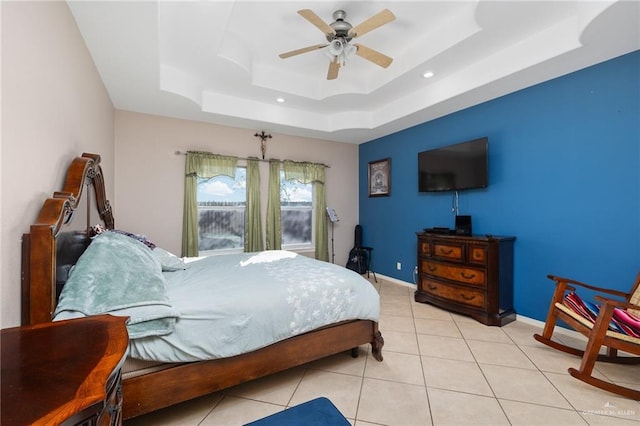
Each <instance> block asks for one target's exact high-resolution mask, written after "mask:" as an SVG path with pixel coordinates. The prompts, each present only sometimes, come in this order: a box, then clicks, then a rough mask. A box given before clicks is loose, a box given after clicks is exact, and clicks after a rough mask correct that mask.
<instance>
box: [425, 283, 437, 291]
mask: <svg viewBox="0 0 640 426" xmlns="http://www.w3.org/2000/svg"><path fill="white" fill-rule="evenodd" d="M427 287H429V290H435V289H437V288H438V287H436V286H435V285H431V284H427Z"/></svg>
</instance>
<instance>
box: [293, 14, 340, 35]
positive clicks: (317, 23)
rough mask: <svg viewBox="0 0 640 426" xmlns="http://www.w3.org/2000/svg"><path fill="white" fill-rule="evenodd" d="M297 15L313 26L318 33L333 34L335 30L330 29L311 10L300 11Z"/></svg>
mask: <svg viewBox="0 0 640 426" xmlns="http://www.w3.org/2000/svg"><path fill="white" fill-rule="evenodd" d="M298 13H299V14H300V16H302V17H303V18H304V19H306V20H307V21H309V22H311V23H312V24H313V25H315V26H316V27H317V28H318V29H319V30H320V31H322V32H323V33H324V34H325V35H326V34H335V33H336V30H334V29H333V28H331V27H330V26H329V24H327V23H326V22H324V21H323V20H322V19H321V18H320V17H319V16H318V15H316V14H315V13H314V12H313V11H312V10H311V9H302V10H299V11H298Z"/></svg>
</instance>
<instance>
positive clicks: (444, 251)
mask: <svg viewBox="0 0 640 426" xmlns="http://www.w3.org/2000/svg"><path fill="white" fill-rule="evenodd" d="M440 253H442V254H451V253H453V249H448V250H445V249H443V248H440Z"/></svg>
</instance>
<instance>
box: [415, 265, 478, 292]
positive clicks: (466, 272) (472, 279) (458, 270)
mask: <svg viewBox="0 0 640 426" xmlns="http://www.w3.org/2000/svg"><path fill="white" fill-rule="evenodd" d="M422 272H424V273H426V274H429V275H433V276H434V277H438V278H445V279H447V280H451V281H458V282H461V283H465V284H471V285H475V286H478V287H483V288H484V287H485V284H486V274H485V272H484V271H483V270H480V269H472V268H465V267H463V266H450V265H445V264H442V263H438V262H433V261H431V260H422Z"/></svg>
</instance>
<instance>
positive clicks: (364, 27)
mask: <svg viewBox="0 0 640 426" xmlns="http://www.w3.org/2000/svg"><path fill="white" fill-rule="evenodd" d="M394 19H396V16H395V15H394V14H393V13H392V12H391V11H390V10H389V9H384V10H383V11H382V12H378V13H377V14H375V15H373V16H372V17H371V18H369V19H367V20H366V21H364V22H363V23H361V24H359V25H356V26H355V27H353V28H351V29H350V30H349V35H350V36H351V37H354V38H355V37H360V36H361V35H363V34H366V33H368V32H369V31H371V30H375V29H376V28H378V27H380V26H382V25H384V24H387V23H389V22H391V21H393V20H394Z"/></svg>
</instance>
